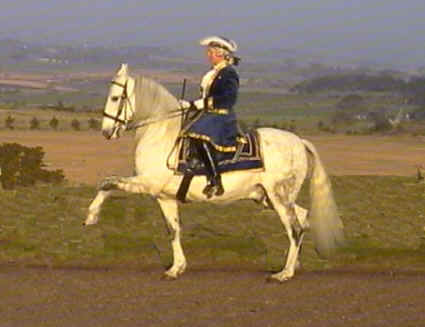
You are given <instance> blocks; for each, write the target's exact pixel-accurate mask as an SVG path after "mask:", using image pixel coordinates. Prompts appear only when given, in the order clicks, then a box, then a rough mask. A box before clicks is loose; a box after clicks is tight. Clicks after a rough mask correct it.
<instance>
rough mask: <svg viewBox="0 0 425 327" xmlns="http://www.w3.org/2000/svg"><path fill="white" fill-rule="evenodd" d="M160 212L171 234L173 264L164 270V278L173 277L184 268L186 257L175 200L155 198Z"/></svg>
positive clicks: (179, 273)
mask: <svg viewBox="0 0 425 327" xmlns="http://www.w3.org/2000/svg"><path fill="white" fill-rule="evenodd" d="M157 201H158V203H159V206H160V207H161V211H162V214H163V216H164V219H165V222H166V224H167V227H168V231H169V233H170V235H171V248H172V250H173V264H172V265H171V267H170V268H169V269H168V270H167V271H166V272H165V277H166V278H171V279H175V278H177V277H178V276H179V275H181V274H182V273H183V272H184V271H185V270H186V257H185V255H184V252H183V248H182V245H181V241H180V233H181V227H180V219H179V214H178V205H177V201H176V200H172V199H157Z"/></svg>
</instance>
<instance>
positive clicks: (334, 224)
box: [302, 140, 344, 257]
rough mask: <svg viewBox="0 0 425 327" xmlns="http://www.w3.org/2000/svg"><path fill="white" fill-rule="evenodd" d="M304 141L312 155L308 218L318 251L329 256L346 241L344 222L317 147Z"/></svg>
mask: <svg viewBox="0 0 425 327" xmlns="http://www.w3.org/2000/svg"><path fill="white" fill-rule="evenodd" d="M302 142H303V143H304V145H305V147H306V149H307V153H308V155H310V156H311V157H312V160H311V162H312V167H311V168H312V172H311V177H310V212H309V216H308V220H309V224H310V227H311V232H312V235H313V240H314V244H315V247H316V251H317V253H318V254H319V255H320V256H323V257H328V256H330V255H331V254H332V253H333V252H334V250H335V249H336V248H337V246H338V245H341V244H342V243H343V241H344V233H343V223H342V221H341V219H340V217H339V214H338V209H337V206H336V203H335V200H334V196H333V193H332V187H331V183H330V180H329V177H328V175H327V174H326V171H325V169H324V167H323V164H322V161H321V160H320V157H319V154H318V153H317V151H316V148H315V147H314V145H313V144H311V143H310V142H309V141H307V140H302Z"/></svg>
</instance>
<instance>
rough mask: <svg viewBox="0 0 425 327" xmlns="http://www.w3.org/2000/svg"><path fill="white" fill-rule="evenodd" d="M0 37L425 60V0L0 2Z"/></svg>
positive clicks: (15, 0)
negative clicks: (223, 42)
mask: <svg viewBox="0 0 425 327" xmlns="http://www.w3.org/2000/svg"><path fill="white" fill-rule="evenodd" d="M0 3H1V4H2V6H1V10H0V38H5V37H16V38H21V39H24V40H27V41H28V40H34V41H40V40H52V41H55V42H56V41H62V42H70V41H79V42H83V41H88V42H91V43H96V44H108V45H111V44H116V45H119V44H135V45H169V46H188V45H190V44H194V45H195V44H197V41H198V40H199V39H200V38H201V37H203V36H206V35H210V34H219V35H226V36H228V37H230V38H233V39H234V40H236V41H237V42H238V43H239V46H240V49H241V50H240V52H241V54H242V53H243V50H244V48H245V49H249V48H252V47H254V46H255V47H258V48H262V47H264V48H297V49H300V50H303V51H305V50H307V51H311V52H313V53H315V52H316V53H319V54H330V55H332V56H351V57H353V58H355V57H358V58H364V59H370V60H373V59H376V58H377V57H378V56H380V57H383V58H385V59H386V60H391V61H392V62H394V63H402V64H409V63H411V64H416V65H425V0H274V1H272V0H256V1H252V0H234V1H232V0H227V1H226V0H212V1H199V0H198V1H191V0H156V1H152V0H116V1H110V0H84V1H81V0H67V1H65V0H43V1H42V0H12V1H6V0H0ZM0 51H1V49H0Z"/></svg>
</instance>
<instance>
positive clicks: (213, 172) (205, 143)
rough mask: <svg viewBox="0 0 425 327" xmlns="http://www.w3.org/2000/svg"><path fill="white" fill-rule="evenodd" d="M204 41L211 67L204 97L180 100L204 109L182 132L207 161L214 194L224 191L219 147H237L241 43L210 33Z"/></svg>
mask: <svg viewBox="0 0 425 327" xmlns="http://www.w3.org/2000/svg"><path fill="white" fill-rule="evenodd" d="M200 44H201V45H202V46H205V47H206V56H207V58H208V61H209V63H210V64H211V70H210V71H208V72H207V73H206V74H205V75H204V77H203V78H202V80H201V87H200V88H201V97H200V98H199V99H197V100H194V101H186V100H180V106H181V108H182V109H192V110H199V111H202V113H201V114H200V115H197V116H196V118H195V120H194V121H192V122H191V123H190V126H189V127H188V128H186V129H185V130H184V132H183V135H182V136H183V137H189V138H190V139H191V140H192V142H193V144H195V147H196V149H197V152H198V154H199V156H200V159H201V160H202V161H203V162H204V164H205V168H206V170H207V178H208V184H207V186H206V187H205V189H204V190H203V193H204V194H205V195H206V196H207V197H208V198H210V197H211V196H213V195H216V196H219V195H222V194H223V193H224V189H223V185H222V183H221V176H220V174H219V172H218V170H217V157H216V151H218V152H234V151H236V138H237V136H238V128H237V123H236V115H235V112H234V110H233V106H234V105H235V103H236V100H237V95H238V88H239V76H238V73H237V72H236V70H235V68H234V65H237V64H238V62H239V58H238V57H235V55H234V53H235V51H236V50H237V44H236V43H235V42H234V41H232V40H229V39H226V38H224V37H220V36H210V37H206V38H204V39H202V40H201V41H200Z"/></svg>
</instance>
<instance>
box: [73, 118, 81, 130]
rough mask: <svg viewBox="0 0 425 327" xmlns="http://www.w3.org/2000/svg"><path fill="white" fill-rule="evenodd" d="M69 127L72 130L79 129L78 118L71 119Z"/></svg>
mask: <svg viewBox="0 0 425 327" xmlns="http://www.w3.org/2000/svg"><path fill="white" fill-rule="evenodd" d="M71 127H72V128H73V129H74V130H76V131H79V130H80V129H81V124H80V121H79V120H78V119H73V120H72V122H71Z"/></svg>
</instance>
